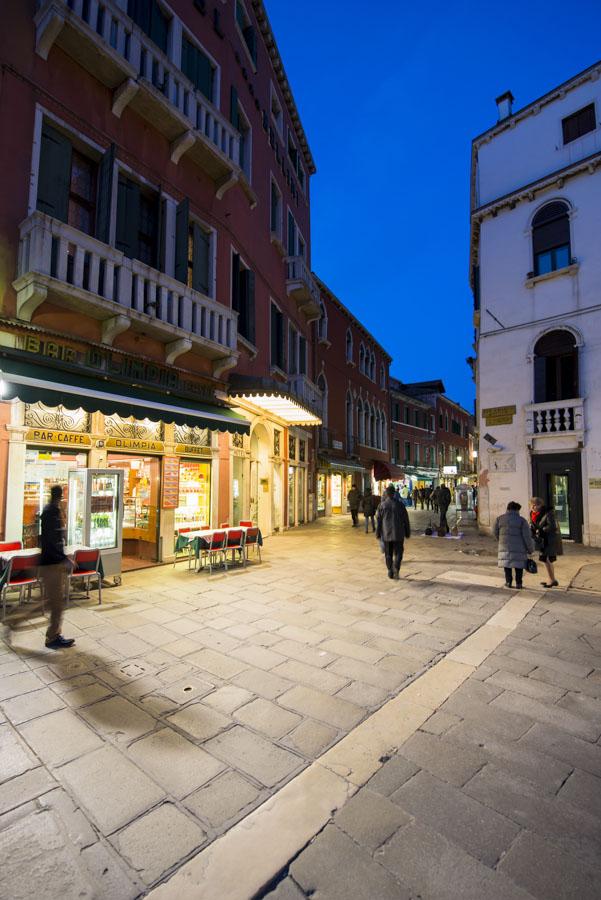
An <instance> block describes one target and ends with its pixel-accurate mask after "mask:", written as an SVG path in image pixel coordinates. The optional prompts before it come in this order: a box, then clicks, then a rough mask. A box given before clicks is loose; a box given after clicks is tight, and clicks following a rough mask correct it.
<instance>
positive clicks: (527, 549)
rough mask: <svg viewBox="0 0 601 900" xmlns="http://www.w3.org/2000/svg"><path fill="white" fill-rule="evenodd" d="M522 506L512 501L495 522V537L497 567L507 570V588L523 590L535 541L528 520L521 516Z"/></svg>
mask: <svg viewBox="0 0 601 900" xmlns="http://www.w3.org/2000/svg"><path fill="white" fill-rule="evenodd" d="M521 508H522V507H521V505H520V504H519V503H516V502H515V500H511V501H510V502H509V503H508V504H507V512H506V513H504V514H503V515H502V516H499V518H498V519H497V521H496V522H495V527H494V535H495V538H496V539H497V541H498V542H499V547H498V551H497V565H498V566H499V568H501V569H504V570H505V587H507V588H510V587H513V572H514V571H515V586H516V588H517V589H518V590H521V588H522V587H523V585H522V576H523V574H524V569H525V568H526V562H527V560H528V556H529V555H530V554H531V553H534V541H533V540H532V535H531V534H530V527H529V525H528V522H527V521H526V519H525V518H524V517H523V516H521V515H520V509H521Z"/></svg>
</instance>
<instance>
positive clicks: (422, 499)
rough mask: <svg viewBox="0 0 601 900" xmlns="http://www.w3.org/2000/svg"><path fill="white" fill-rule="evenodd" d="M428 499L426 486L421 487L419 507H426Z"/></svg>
mask: <svg viewBox="0 0 601 900" xmlns="http://www.w3.org/2000/svg"><path fill="white" fill-rule="evenodd" d="M425 499H426V492H425V490H424V488H420V489H419V508H420V509H423V508H424V500H425Z"/></svg>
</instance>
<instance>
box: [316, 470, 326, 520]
mask: <svg viewBox="0 0 601 900" xmlns="http://www.w3.org/2000/svg"><path fill="white" fill-rule="evenodd" d="M325 514H326V476H325V475H318V476H317V515H318V516H325Z"/></svg>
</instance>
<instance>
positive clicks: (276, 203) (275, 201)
mask: <svg viewBox="0 0 601 900" xmlns="http://www.w3.org/2000/svg"><path fill="white" fill-rule="evenodd" d="M270 229H271V233H272V234H273V235H275V237H277V238H278V239H279V240H281V239H282V193H281V191H280V189H279V188H278V186H277V184H276V183H275V181H274V180H273V178H272V179H271V215H270Z"/></svg>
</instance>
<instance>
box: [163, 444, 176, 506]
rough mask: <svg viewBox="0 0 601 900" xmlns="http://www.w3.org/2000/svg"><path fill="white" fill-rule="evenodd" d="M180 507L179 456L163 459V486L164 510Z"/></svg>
mask: <svg viewBox="0 0 601 900" xmlns="http://www.w3.org/2000/svg"><path fill="white" fill-rule="evenodd" d="M178 506H179V456H164V457H163V482H162V484H161V507H162V509H177V507H178Z"/></svg>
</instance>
